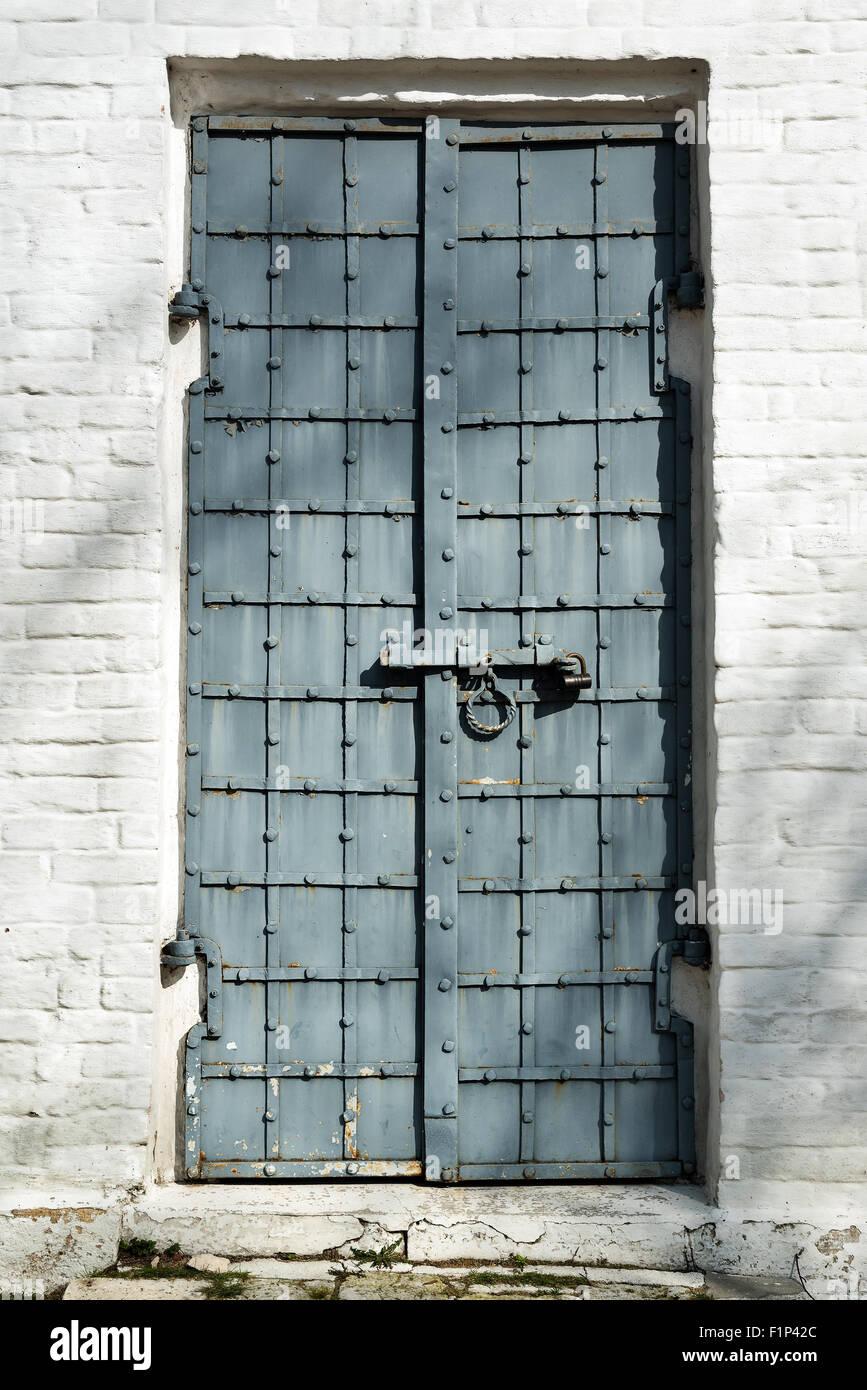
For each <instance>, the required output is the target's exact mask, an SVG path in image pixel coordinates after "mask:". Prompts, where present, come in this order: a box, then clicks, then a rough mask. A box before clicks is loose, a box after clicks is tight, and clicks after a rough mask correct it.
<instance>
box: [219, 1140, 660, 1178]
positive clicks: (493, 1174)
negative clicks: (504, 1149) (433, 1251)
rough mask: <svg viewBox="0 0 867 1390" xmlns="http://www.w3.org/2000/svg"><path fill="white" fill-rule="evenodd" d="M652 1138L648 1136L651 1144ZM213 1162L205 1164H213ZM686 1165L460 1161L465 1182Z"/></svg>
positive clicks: (631, 1173)
mask: <svg viewBox="0 0 867 1390" xmlns="http://www.w3.org/2000/svg"><path fill="white" fill-rule="evenodd" d="M649 1146H650V1140H649V1139H648V1147H649ZM213 1166H214V1165H213V1164H205V1168H206V1169H207V1168H212V1167H213ZM682 1173H683V1167H682V1165H681V1164H680V1163H678V1162H670V1163H654V1162H647V1163H602V1162H600V1163H591V1162H584V1161H583V1160H582V1161H578V1160H576V1161H575V1162H574V1163H533V1162H532V1161H531V1162H528V1163H461V1164H459V1165H458V1180H459V1181H461V1182H524V1181H526V1179H527V1178H533V1179H535V1180H536V1181H537V1182H568V1181H569V1180H572V1181H577V1180H580V1181H582V1182H588V1181H591V1180H592V1181H593V1182H598V1181H599V1180H600V1179H602V1178H611V1179H612V1180H613V1181H616V1182H622V1181H624V1180H625V1179H636V1178H642V1179H647V1180H650V1179H651V1178H679V1177H680V1176H681V1174H682Z"/></svg>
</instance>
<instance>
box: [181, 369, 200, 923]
mask: <svg viewBox="0 0 867 1390" xmlns="http://www.w3.org/2000/svg"><path fill="white" fill-rule="evenodd" d="M204 387H205V383H204V381H203V380H202V379H199V380H198V381H194V382H192V383H191V385H190V387H189V394H188V400H189V431H190V434H189V443H188V458H189V473H188V478H189V483H188V487H189V494H188V498H187V570H188V581H187V633H188V637H187V697H186V714H187V742H186V769H185V791H186V818H185V827H184V828H185V832H186V843H185V846H184V870H185V872H184V889H185V891H184V926H185V928H186V930H187V931H188V932H189V934H190V936H197V935H200V934H201V929H202V916H201V913H202V902H201V894H202V889H201V824H202V822H201V810H202V754H201V748H202V736H203V731H202V642H203V640H204V639H203V635H202V622H203V600H204V575H203V572H202V566H203V563H204V520H205V517H204V510H203V504H204V488H205V480H204V458H205V452H204V451H205V392H204Z"/></svg>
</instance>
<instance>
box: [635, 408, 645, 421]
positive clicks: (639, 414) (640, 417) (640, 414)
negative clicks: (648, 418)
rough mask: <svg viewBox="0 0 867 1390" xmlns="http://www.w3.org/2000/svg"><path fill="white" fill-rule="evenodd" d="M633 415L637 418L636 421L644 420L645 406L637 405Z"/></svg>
mask: <svg viewBox="0 0 867 1390" xmlns="http://www.w3.org/2000/svg"><path fill="white" fill-rule="evenodd" d="M632 413H633V415H634V416H635V418H636V420H643V419H644V416H645V414H646V412H645V409H644V406H643V405H637V406H636V407H635V409H634V410H633V412H632Z"/></svg>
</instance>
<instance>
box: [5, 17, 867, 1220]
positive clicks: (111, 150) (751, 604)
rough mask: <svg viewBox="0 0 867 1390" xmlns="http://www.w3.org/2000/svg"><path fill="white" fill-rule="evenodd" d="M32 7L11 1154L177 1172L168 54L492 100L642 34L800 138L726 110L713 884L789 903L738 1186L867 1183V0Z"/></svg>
mask: <svg viewBox="0 0 867 1390" xmlns="http://www.w3.org/2000/svg"><path fill="white" fill-rule="evenodd" d="M3 13H4V18H3V21H2V22H0V51H2V53H3V61H2V64H0V145H2V149H3V153H4V160H3V167H2V171H0V177H2V181H3V182H2V191H0V218H2V237H3V244H4V254H3V256H2V258H0V326H2V330H3V331H2V334H0V402H2V406H0V409H2V423H3V429H2V436H0V438H2V445H0V447H2V452H3V477H4V488H3V494H2V497H3V500H4V501H9V500H10V499H16V498H17V499H22V500H24V499H34V500H41V501H43V502H44V517H45V532H46V533H45V536H44V538H43V539H42V540H41V542H40V541H38V539H37V538H35V537H33V536H24V537H16V536H14V535H13V536H9V535H5V536H3V537H2V540H0V592H2V596H3V599H4V601H5V607H4V610H3V614H2V621H0V666H2V673H3V674H2V679H0V709H2V717H0V740H2V772H0V778H2V780H0V799H2V813H0V814H2V821H0V845H2V861H0V873H2V890H3V891H2V899H3V902H2V910H3V916H4V919H5V921H4V926H3V931H2V934H0V941H2V957H3V959H2V975H0V1046H2V1067H0V1073H2V1082H0V1085H2V1098H0V1149H2V1152H3V1154H4V1163H3V1180H4V1181H6V1182H10V1183H16V1184H19V1185H20V1184H30V1185H32V1186H33V1187H34V1188H40V1187H44V1186H45V1185H47V1184H51V1183H53V1182H56V1181H63V1182H66V1183H90V1184H97V1185H98V1184H108V1185H116V1184H124V1183H134V1182H136V1181H138V1180H141V1179H145V1178H147V1177H149V1176H150V1175H151V1173H152V1171H153V1170H152V1159H151V1153H152V1147H153V1118H152V1113H151V1112H152V1106H151V1094H152V1091H153V1088H154V1082H155V1078H156V1076H157V1067H156V1061H155V1037H156V1035H157V1034H158V1031H159V1026H160V1014H159V1013H158V1011H157V1001H158V997H159V996H158V988H157V983H156V977H157V967H156V956H157V946H158V943H159V941H160V940H161V939H165V938H166V937H167V936H169V935H171V934H172V933H173V931H174V925H175V908H176V896H177V827H176V820H175V807H176V801H177V738H178V729H177V723H176V717H175V709H176V706H177V689H178V665H177V662H178V657H177V652H178V634H177V614H178V600H177V586H178V582H179V580H178V576H179V569H178V561H177V546H178V544H179V539H180V522H179V505H178V498H179V492H178V489H179V474H178V469H179V449H178V448H176V447H175V443H176V438H177V430H178V428H179V426H178V423H177V419H178V409H179V407H178V399H177V393H176V392H174V391H171V392H169V394H168V395H167V396H166V395H165V392H166V386H167V382H169V380H170V378H169V376H168V374H167V369H168V364H169V363H170V362H171V361H172V353H173V352H176V351H177V350H176V349H171V348H170V347H169V345H168V334H167V326H166V299H167V295H168V293H169V291H170V289H171V288H173V287H174V286H176V284H177V281H178V279H179V278H180V276H179V274H178V272H179V269H180V260H179V257H180V234H179V232H178V234H177V235H175V230H176V229H178V228H180V226H181V225H182V207H181V203H182V192H181V190H180V188H179V187H177V186H175V185H173V183H172V175H171V157H170V148H171V147H172V144H173V142H174V143H175V146H176V142H177V138H178V137H177V135H176V134H175V129H174V127H173V124H172V116H171V102H170V88H169V81H168V77H167V69H166V59H167V58H170V57H171V58H183V57H185V56H186V57H196V58H202V59H203V60H205V59H208V60H214V59H231V58H234V57H238V56H243V55H249V56H257V55H258V56H261V57H262V58H263V60H264V59H267V60H268V61H269V62H270V63H271V64H272V69H273V64H274V63H275V62H276V61H278V60H283V59H285V60H292V59H295V60H305V61H308V62H312V61H314V60H336V59H345V60H354V61H358V60H363V59H385V58H394V59H398V58H399V59H403V60H407V59H416V58H419V59H434V58H440V59H443V60H450V59H454V60H460V61H463V60H467V59H478V60H480V61H479V63H478V64H477V67H479V68H480V72H477V73H476V74H474V75H472V76H471V77H470V78H467V79H462V78H461V76H460V74H459V71H458V67H457V65H456V66H455V68H454V69H453V76H452V77H450V79H449V80H450V81H451V82H452V88H451V89H452V90H453V91H461V90H462V87H461V81H462V80H466V81H467V82H472V83H475V84H476V89H477V88H478V86H479V84H482V85H483V84H484V82H485V81H486V80H488V81H489V83H490V86H491V90H492V91H494V92H496V91H503V90H505V86H503V85H502V84H500V85H498V83H500V77H499V75H498V72H499V70H494V69H491V71H492V73H493V75H492V76H491V77H490V78H486V72H487V70H488V69H489V68H490V65H491V62H492V60H496V59H510V58H519V59H522V60H526V62H527V64H528V66H527V68H526V70H524V69H522V70H521V71H520V72H519V74H518V77H519V79H520V77H521V73H523V72H524V71H526V77H525V78H524V80H523V85H521V81H520V80H519V81H518V86H517V88H514V82H513V89H515V90H522V91H524V92H526V93H527V94H528V97H529V96H531V95H532V93H533V92H534V91H535V90H536V87H535V86H534V82H536V81H537V80H539V81H540V80H541V79H537V78H534V75H533V68H532V67H531V66H529V64H530V63H531V62H532V61H538V60H544V59H551V60H558V61H562V60H569V59H574V60H585V61H587V62H590V61H592V60H620V61H622V62H623V63H624V73H625V74H626V73H627V72H629V73H631V74H632V75H631V78H630V82H631V86H630V87H629V90H632V91H635V92H638V91H639V90H640V89H642V88H643V89H644V90H646V91H647V92H648V93H650V94H652V93H653V91H654V90H655V85H656V74H657V69H656V68H654V67H653V66H652V64H651V65H648V64H643V63H642V62H641V60H644V59H650V60H668V59H672V58H682V59H684V61H683V62H682V64H681V69H682V71H683V73H684V74H689V71H690V67H692V68H693V71H695V70H696V69H698V70H699V71H703V70H704V69H703V65H704V64H707V67H708V72H709V89H708V99H709V110H710V114H711V118H712V120H713V118H723V119H725V117H726V116H727V114H728V113H730V112H732V111H733V110H734V111H743V110H751V109H752V110H756V109H757V110H759V111H770V112H773V113H778V114H779V116H780V118H781V120H782V127H781V131H780V134H779V143H778V146H777V147H775V148H770V149H769V148H762V147H761V146H759V147H757V148H750V149H748V150H745V149H739V148H731V147H730V146H729V145H726V144H725V143H724V142H718V143H717V144H716V145H715V144H714V131H713V126H712V128H711V148H710V154H709V160H708V162H707V176H708V177H709V191H706V193H705V211H706V212H707V210H709V213H710V217H709V221H708V219H707V218H705V223H704V235H705V238H706V240H705V248H704V259H705V264H704V270H705V272H706V274H707V276H708V285H709V290H710V308H709V311H708V317H710V316H711V314H712V331H713V351H714V356H713V407H712V416H711V415H710V414H709V413H708V414H707V418H706V420H705V434H706V438H707V440H708V441H710V439H711V426H712V442H713V453H712V456H711V455H710V453H708V458H707V461H706V469H705V472H706V476H705V507H706V521H707V523H708V524H707V527H706V529H705V534H706V536H708V537H709V538H710V539H708V540H707V541H706V545H707V547H708V557H709V559H708V564H707V574H708V578H709V584H710V587H711V594H710V595H708V597H707V604H706V610H707V620H708V627H707V631H708V634H709V637H708V643H709V653H708V672H707V679H708V681H709V682H710V691H709V697H708V708H709V710H710V715H709V724H710V727H709V729H708V737H707V740H706V741H707V764H708V773H707V783H708V798H709V815H710V829H711V832H712V833H711V835H710V842H709V845H708V855H707V863H708V868H707V877H708V879H709V880H710V881H712V882H713V881H715V882H716V883H718V884H721V885H725V886H727V885H743V884H744V883H745V882H746V883H747V884H753V883H761V884H765V885H767V886H778V885H779V886H781V887H782V888H783V889H784V892H785V903H786V908H785V911H786V916H785V927H784V931H783V933H782V934H781V935H780V936H776V937H766V936H757V935H756V934H755V933H753V932H750V931H749V930H748V929H744V928H725V929H720V933H719V936H720V939H719V941H718V942H717V943H716V948H715V954H716V960H717V964H716V967H715V968H716V983H715V989H714V997H715V999H716V1000H717V1001H718V1004H714V1006H713V1010H714V1016H715V1017H716V1011H717V1009H718V1018H717V1022H718V1031H719V1039H718V1049H717V1043H716V1042H715V1041H713V1039H714V1038H715V1025H713V1020H712V1025H713V1026H712V1027H711V1037H712V1048H711V1051H712V1056H711V1084H710V1090H711V1121H710V1131H709V1134H710V1140H709V1143H710V1152H709V1156H708V1171H709V1175H710V1178H711V1180H712V1181H713V1180H715V1179H716V1177H717V1176H718V1171H719V1156H720V1155H722V1156H724V1155H728V1154H736V1155H738V1156H739V1157H740V1160H741V1165H742V1173H741V1188H740V1190H741V1191H743V1190H744V1189H745V1188H749V1187H752V1188H753V1189H754V1190H755V1191H756V1192H760V1191H763V1190H765V1189H766V1187H767V1185H768V1184H773V1183H776V1182H780V1181H783V1180H786V1181H793V1182H794V1181H799V1180H815V1181H821V1182H823V1183H825V1184H830V1185H833V1184H850V1183H855V1182H863V1181H864V1176H865V1163H867V1123H865V1108H867V1098H865V1089H864V1081H863V1077H864V1075H865V1065H864V1062H865V1057H867V1002H865V1001H867V940H865V937H867V850H865V847H864V841H865V836H864V817H863V811H862V803H863V770H864V766H865V763H867V752H865V748H867V744H865V741H864V737H863V736H864V733H865V730H867V687H865V683H864V677H863V668H864V664H865V655H867V602H865V599H867V595H865V592H864V591H865V574H867V571H865V566H864V559H865V556H864V552H865V549H867V543H865V532H867V496H865V479H867V463H865V459H864V426H863V399H864V388H865V377H867V359H865V356H864V351H863V348H864V322H863V318H864V314H863V311H864V302H863V301H864V293H863V286H864V282H865V278H867V255H865V235H864V228H865V195H864V187H865V175H867V169H865V160H864V156H863V153H862V151H863V148H864V144H865V136H867V35H865V32H864V23H863V6H862V5H856V4H855V3H853V0H821V3H818V0H763V3H761V4H758V3H756V0H729V3H728V4H724V5H723V4H719V3H718V2H717V0H714V2H713V3H710V0H696V3H694V4H693V5H691V6H690V7H688V8H685V7H684V6H683V4H682V3H681V2H680V0H677V3H675V2H674V0H635V2H634V3H624V0H607V3H605V4H604V5H601V6H600V5H589V4H587V3H585V0H548V3H547V4H545V5H543V6H541V7H539V6H537V7H535V8H533V7H530V8H529V9H528V7H527V6H526V5H524V4H520V5H519V4H517V3H487V0H475V3H466V2H465V0H449V3H448V4H445V3H443V2H442V0H417V3H412V0H402V3H395V0H356V2H355V3H352V4H350V3H348V2H347V0H291V3H286V4H282V5H281V4H279V3H275V2H274V0H248V3H245V4H238V3H236V0H208V3H204V2H203V0H183V3H181V0H76V2H75V3H72V0H6V4H5V5H4V7H3ZM631 60H634V61H631ZM690 60H696V61H695V62H691V61H690ZM630 61H631V67H627V63H628V62H630ZM590 71H592V70H590ZM427 72H428V70H427V69H422V68H419V69H417V71H416V75H410V76H409V77H407V78H406V79H405V82H404V87H405V90H408V91H412V90H413V89H416V90H417V89H420V88H423V87H424V86H425V82H426V80H427V76H426V74H427ZM410 73H411V74H412V70H410ZM330 80H331V81H332V83H334V82H339V78H335V75H334V72H333V71H331V73H330ZM384 80H385V79H384ZM570 80H571V79H570ZM576 80H577V79H576ZM684 80H685V81H689V80H694V81H697V80H698V79H691V78H689V77H688V76H687V77H685V79H684ZM347 81H349V79H347ZM314 86H315V84H314ZM561 88H562V89H563V90H565V89H566V84H565V79H564V80H563V81H562V82H561ZM361 90H365V88H364V86H362V87H361ZM368 90H370V91H373V90H375V88H374V87H368ZM545 90H546V91H547V92H550V90H551V87H550V84H549V85H548V86H546V87H545ZM597 90H598V93H599V102H600V103H604V100H605V97H606V94H608V93H611V92H614V93H616V92H617V91H619V90H620V87H619V86H618V83H617V80H616V79H614V78H612V77H611V76H610V75H609V76H606V77H605V78H603V79H600V80H599V81H598V83H597ZM706 342H707V343H708V345H709V344H710V336H709V331H708V336H707V339H706ZM188 375H189V373H188ZM706 405H707V402H706ZM173 431H174V433H173ZM711 547H712V549H711ZM713 595H715V597H713ZM711 642H713V643H715V647H714V649H713V650H712V651H711V650H710V643H711ZM697 643H698V646H699V654H700V649H701V638H700V636H699V635H698V634H697ZM714 662H715V669H714ZM697 713H700V711H697ZM717 1050H718V1055H717ZM717 1089H718V1090H719V1094H720V1100H719V1108H718V1113H717V1102H716V1099H715V1096H716V1091H717ZM733 1186H734V1184H732V1183H728V1184H727V1185H726V1184H724V1186H723V1192H724V1193H725V1192H726V1190H727V1189H729V1190H730V1189H731V1188H732V1187H733ZM731 1200H732V1201H734V1200H735V1197H734V1196H731Z"/></svg>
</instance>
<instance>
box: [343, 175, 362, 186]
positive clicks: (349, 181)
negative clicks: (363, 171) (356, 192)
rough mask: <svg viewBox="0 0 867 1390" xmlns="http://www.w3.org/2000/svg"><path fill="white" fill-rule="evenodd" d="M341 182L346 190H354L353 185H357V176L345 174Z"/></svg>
mask: <svg viewBox="0 0 867 1390" xmlns="http://www.w3.org/2000/svg"><path fill="white" fill-rule="evenodd" d="M343 182H344V183H345V184H346V187H347V188H354V187H355V185H356V184H357V183H358V175H357V174H347V175H346V178H345V179H344V180H343Z"/></svg>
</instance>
